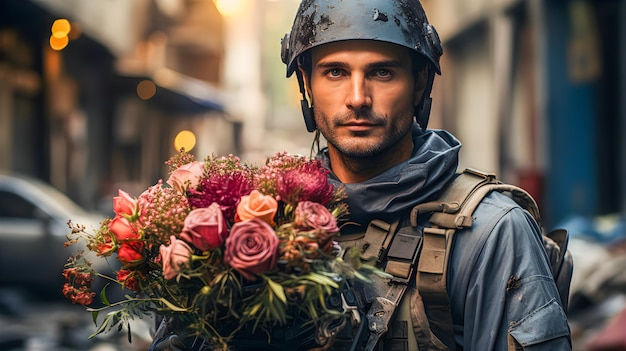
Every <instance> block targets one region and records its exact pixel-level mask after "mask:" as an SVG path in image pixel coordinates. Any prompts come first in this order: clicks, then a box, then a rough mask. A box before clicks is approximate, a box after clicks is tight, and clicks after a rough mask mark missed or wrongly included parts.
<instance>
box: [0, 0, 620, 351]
mask: <svg viewBox="0 0 626 351" xmlns="http://www.w3.org/2000/svg"><path fill="white" fill-rule="evenodd" d="M422 3H423V4H424V7H425V9H426V12H427V14H428V16H429V19H430V22H431V23H433V24H434V26H435V27H436V28H437V30H438V32H439V35H440V37H441V39H442V41H443V43H444V56H443V58H442V71H443V75H442V76H440V77H437V78H436V80H435V85H434V89H433V110H432V114H431V119H430V124H429V127H430V128H443V129H447V130H449V131H451V132H452V133H453V134H455V135H456V136H457V137H458V138H459V139H460V140H461V142H462V143H463V149H462V151H461V162H462V164H461V168H464V167H473V168H478V169H481V170H485V171H491V172H495V173H497V174H498V175H499V176H500V178H501V179H502V180H504V181H505V182H510V183H514V184H517V185H520V186H522V187H524V188H526V189H527V190H528V191H529V192H530V193H531V194H532V195H533V196H534V197H535V198H536V199H537V201H538V203H539V205H540V207H541V210H542V214H543V221H544V223H543V224H544V226H545V227H546V228H547V229H553V228H557V227H565V228H567V229H568V230H569V231H570V235H571V241H570V249H571V250H572V253H573V255H574V261H575V272H574V280H573V282H572V289H571V297H570V309H569V311H568V314H569V317H570V325H571V327H572V332H573V336H574V346H575V348H574V349H575V350H589V351H598V350H626V340H624V339H625V338H626V337H625V336H624V335H626V332H625V331H626V312H625V311H626V310H625V308H626V298H625V296H626V269H625V268H626V221H625V218H624V215H625V213H626V182H625V179H626V141H625V140H626V138H625V136H626V1H623V0H422ZM298 4H299V1H297V0H0V351H1V350H11V351H18V350H20V351H21V350H28V351H33V350H83V351H84V350H98V351H104V350H131V351H132V350H145V349H147V344H148V343H149V341H150V332H149V326H150V325H151V322H150V321H147V322H146V323H144V322H143V321H137V323H136V327H135V328H133V343H132V344H129V343H128V342H127V341H126V339H127V335H126V333H125V332H121V333H112V334H111V335H106V336H104V337H98V338H95V339H87V337H88V336H89V335H90V334H91V333H92V332H93V330H94V327H93V323H92V321H91V315H90V314H89V313H87V312H85V311H84V308H82V307H81V306H76V305H72V304H71V303H69V302H67V301H66V300H64V299H63V298H62V296H61V293H60V290H61V286H62V284H63V278H62V277H61V271H62V269H63V264H64V263H65V260H66V258H67V256H68V255H69V253H70V252H69V251H68V250H65V249H64V248H63V242H64V241H65V234H66V233H67V231H68V229H67V225H66V222H67V220H68V219H73V220H75V221H76V222H81V221H82V223H85V224H89V225H91V226H93V227H96V226H97V223H98V221H99V220H100V219H102V218H103V217H104V216H106V215H109V214H111V211H112V207H111V206H112V197H113V196H115V195H116V194H117V189H120V188H121V189H124V190H125V191H127V192H128V193H130V194H131V195H132V196H138V195H139V194H140V193H141V191H143V189H145V188H147V187H148V186H150V185H152V184H155V183H156V182H157V181H158V180H159V179H161V178H165V177H166V175H167V166H166V165H164V163H163V162H164V161H165V160H167V159H168V158H169V157H170V156H172V155H173V154H175V153H176V150H178V149H179V148H180V147H185V149H186V150H188V151H190V152H191V153H193V154H194V155H196V157H197V158H199V159H201V158H204V156H206V155H210V154H216V155H226V154H235V155H237V156H239V157H240V158H241V159H242V160H245V161H248V162H252V163H257V164H260V163H261V162H263V160H264V159H265V158H266V157H268V156H270V155H272V154H274V153H275V152H277V151H288V152H290V153H293V154H303V155H309V153H310V150H311V143H312V139H313V138H312V135H311V134H309V133H307V132H306V129H305V127H304V123H303V121H302V117H301V113H300V111H299V109H300V107H299V100H300V93H299V90H298V87H297V82H296V80H295V77H292V78H291V79H289V80H287V79H285V66H284V64H283V63H282V62H281V60H280V47H281V39H282V38H283V36H284V35H285V33H286V32H288V31H289V30H290V28H291V22H292V20H293V16H294V14H295V12H296V9H297V6H298ZM607 345H608V346H607ZM614 345H618V346H614ZM620 345H621V346H620ZM611 347H613V348H611Z"/></svg>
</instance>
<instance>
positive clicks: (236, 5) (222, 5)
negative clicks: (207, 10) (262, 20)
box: [213, 0, 247, 16]
mask: <svg viewBox="0 0 626 351" xmlns="http://www.w3.org/2000/svg"><path fill="white" fill-rule="evenodd" d="M213 3H215V7H216V8H217V10H218V11H219V12H220V14H221V15H222V16H234V15H237V14H238V13H239V12H241V11H242V10H243V9H244V8H245V7H246V5H247V4H246V1H245V0H213Z"/></svg>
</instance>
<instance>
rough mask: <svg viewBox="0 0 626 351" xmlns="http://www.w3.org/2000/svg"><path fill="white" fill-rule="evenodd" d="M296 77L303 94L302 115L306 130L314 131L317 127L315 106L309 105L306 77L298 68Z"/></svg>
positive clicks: (301, 101) (301, 102)
mask: <svg viewBox="0 0 626 351" xmlns="http://www.w3.org/2000/svg"><path fill="white" fill-rule="evenodd" d="M296 77H297V78H298V85H299V86H300V93H301V94H302V100H300V107H301V108H302V116H303V117H304V124H305V125H306V130H307V131H308V132H309V133H313V132H314V131H315V129H317V125H316V124H315V116H314V115H313V107H312V106H310V105H309V101H308V100H307V99H306V89H304V79H303V78H302V73H301V72H300V70H296Z"/></svg>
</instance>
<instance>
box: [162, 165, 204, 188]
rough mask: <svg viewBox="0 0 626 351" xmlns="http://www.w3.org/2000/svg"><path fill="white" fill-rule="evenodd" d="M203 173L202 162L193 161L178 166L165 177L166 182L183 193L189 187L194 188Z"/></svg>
mask: <svg viewBox="0 0 626 351" xmlns="http://www.w3.org/2000/svg"><path fill="white" fill-rule="evenodd" d="M203 175H204V162H198V161H193V162H190V163H187V164H184V165H182V166H180V167H178V168H177V169H176V170H175V171H174V172H172V174H170V177H169V178H168V179H167V184H169V185H170V186H171V187H172V188H174V189H176V191H178V192H181V193H184V192H185V191H187V189H189V188H192V189H193V188H196V187H197V186H198V184H200V180H201V179H202V176H203Z"/></svg>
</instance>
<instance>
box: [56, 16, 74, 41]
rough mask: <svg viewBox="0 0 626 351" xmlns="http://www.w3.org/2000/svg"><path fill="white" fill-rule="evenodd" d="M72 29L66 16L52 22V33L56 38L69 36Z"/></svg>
mask: <svg viewBox="0 0 626 351" xmlns="http://www.w3.org/2000/svg"><path fill="white" fill-rule="evenodd" d="M71 30H72V26H71V24H70V21H68V20H67V19H65V18H59V19H57V20H55V21H54V23H52V35H53V36H55V37H56V38H62V37H66V36H68V34H70V31H71Z"/></svg>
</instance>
